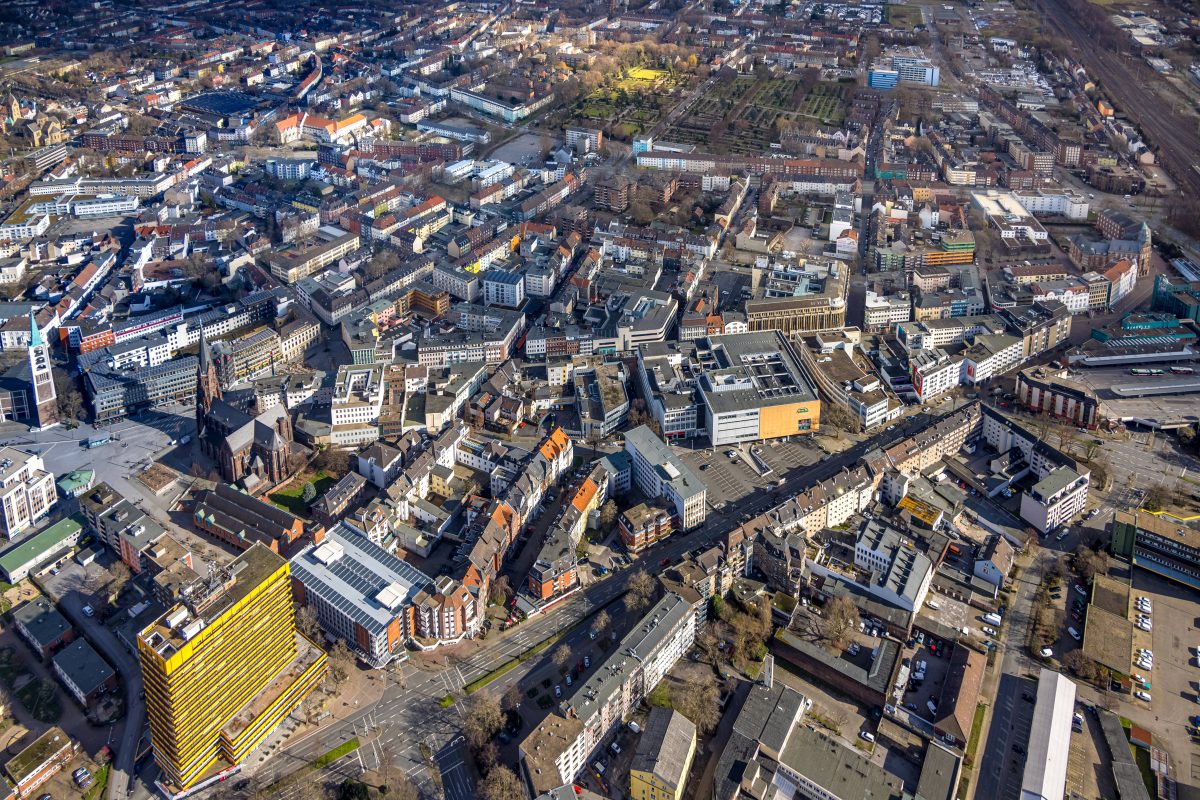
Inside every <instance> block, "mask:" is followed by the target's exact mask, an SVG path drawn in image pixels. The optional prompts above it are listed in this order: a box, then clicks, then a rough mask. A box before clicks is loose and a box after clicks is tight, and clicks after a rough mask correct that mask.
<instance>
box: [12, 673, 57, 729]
mask: <svg viewBox="0 0 1200 800" xmlns="http://www.w3.org/2000/svg"><path fill="white" fill-rule="evenodd" d="M16 695H17V699H18V700H20V701H21V705H23V706H25V708H26V709H27V710H28V711H29V713H30V714H32V715H33V718H34V719H36V720H37V721H38V722H47V723H52V722H58V718H59V717H61V716H62V703H61V702H60V701H59V699H58V692H57V691H56V690H55V688H54V684H53V683H51V682H50V681H46V680H42V679H40V678H39V679H36V680H32V681H30V682H29V683H27V684H25V685H24V686H22V687H21V688H20V689H18V690H17V692H16Z"/></svg>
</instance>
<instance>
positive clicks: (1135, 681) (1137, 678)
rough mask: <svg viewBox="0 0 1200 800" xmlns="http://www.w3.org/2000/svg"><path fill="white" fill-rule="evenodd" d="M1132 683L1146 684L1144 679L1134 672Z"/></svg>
mask: <svg viewBox="0 0 1200 800" xmlns="http://www.w3.org/2000/svg"><path fill="white" fill-rule="evenodd" d="M1133 682H1134V683H1145V682H1146V679H1145V678H1143V677H1142V676H1141V675H1138V674H1137V673H1136V672H1135V673H1133Z"/></svg>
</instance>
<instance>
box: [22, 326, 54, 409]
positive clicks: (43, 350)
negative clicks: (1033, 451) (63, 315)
mask: <svg viewBox="0 0 1200 800" xmlns="http://www.w3.org/2000/svg"><path fill="white" fill-rule="evenodd" d="M29 388H30V392H31V394H32V396H31V397H30V400H31V401H32V403H31V405H32V408H31V409H30V411H31V412H32V414H31V416H32V417H33V419H34V421H35V423H36V424H37V426H38V427H39V428H50V427H53V426H55V425H57V424H58V422H59V420H58V393H57V392H56V391H55V390H54V372H53V371H52V369H51V367H50V348H49V346H47V344H46V340H45V339H44V338H43V337H42V332H41V330H40V329H39V328H38V326H37V320H36V319H34V317H33V312H32V311H30V312H29Z"/></svg>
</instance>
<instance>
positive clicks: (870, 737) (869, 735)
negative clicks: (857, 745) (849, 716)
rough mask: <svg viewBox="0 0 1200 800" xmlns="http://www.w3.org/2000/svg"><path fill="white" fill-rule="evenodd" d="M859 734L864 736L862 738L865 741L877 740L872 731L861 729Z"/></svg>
mask: <svg viewBox="0 0 1200 800" xmlns="http://www.w3.org/2000/svg"><path fill="white" fill-rule="evenodd" d="M858 735H859V736H860V737H861V738H862V740H863V741H864V742H873V741H875V734H873V733H871V732H870V731H859V733H858Z"/></svg>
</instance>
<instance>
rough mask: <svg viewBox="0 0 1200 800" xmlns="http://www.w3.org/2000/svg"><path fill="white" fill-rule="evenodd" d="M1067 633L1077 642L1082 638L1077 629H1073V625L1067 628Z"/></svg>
mask: <svg viewBox="0 0 1200 800" xmlns="http://www.w3.org/2000/svg"><path fill="white" fill-rule="evenodd" d="M1067 633H1068V634H1070V635H1071V638H1072V639H1074V640H1075V641H1077V642H1078V641H1079V640H1080V639H1082V638H1083V637H1082V636H1080V635H1079V631H1077V630H1075V628H1074V627H1071V628H1067Z"/></svg>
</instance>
